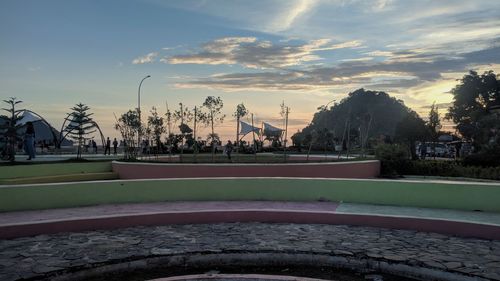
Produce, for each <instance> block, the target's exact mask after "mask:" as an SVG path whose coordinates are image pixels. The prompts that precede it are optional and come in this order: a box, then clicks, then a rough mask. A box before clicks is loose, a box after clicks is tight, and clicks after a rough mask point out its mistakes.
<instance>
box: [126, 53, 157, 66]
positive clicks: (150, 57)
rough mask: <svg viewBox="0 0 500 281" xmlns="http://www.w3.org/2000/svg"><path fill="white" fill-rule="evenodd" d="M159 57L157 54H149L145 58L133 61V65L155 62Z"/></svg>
mask: <svg viewBox="0 0 500 281" xmlns="http://www.w3.org/2000/svg"><path fill="white" fill-rule="evenodd" d="M157 56H158V53H157V52H152V53H149V54H147V55H145V56H142V57H138V58H136V59H134V60H133V61H132V64H145V63H152V62H154V60H155V58H156V57H157Z"/></svg>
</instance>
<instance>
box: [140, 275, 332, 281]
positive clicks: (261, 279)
mask: <svg viewBox="0 0 500 281" xmlns="http://www.w3.org/2000/svg"><path fill="white" fill-rule="evenodd" d="M229 280H231V281H299V280H300V281H327V280H326V279H316V278H307V277H297V276H284V275H265V274H197V275H183V276H174V277H166V278H159V279H150V280H149V281H229Z"/></svg>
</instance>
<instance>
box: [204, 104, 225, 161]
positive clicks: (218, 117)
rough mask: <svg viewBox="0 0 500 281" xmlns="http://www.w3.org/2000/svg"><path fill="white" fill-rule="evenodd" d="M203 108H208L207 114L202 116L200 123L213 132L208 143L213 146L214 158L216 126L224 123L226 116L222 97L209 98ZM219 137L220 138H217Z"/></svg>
mask: <svg viewBox="0 0 500 281" xmlns="http://www.w3.org/2000/svg"><path fill="white" fill-rule="evenodd" d="M203 107H205V108H206V110H207V113H206V114H204V115H203V116H202V119H200V121H201V122H202V123H204V124H205V126H206V127H208V126H210V128H211V131H210V134H209V135H208V138H207V142H208V143H210V144H211V146H212V158H213V157H214V154H215V144H216V142H215V140H216V138H215V136H217V134H216V133H215V130H214V126H215V125H217V124H219V123H222V122H224V118H225V117H226V115H224V114H222V108H223V107H224V103H223V102H222V99H221V98H220V97H217V98H216V97H214V96H208V97H207V98H206V99H205V101H204V102H203ZM217 137H218V136H217Z"/></svg>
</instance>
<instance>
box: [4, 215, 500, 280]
mask: <svg viewBox="0 0 500 281" xmlns="http://www.w3.org/2000/svg"><path fill="white" fill-rule="evenodd" d="M191 252H213V253H220V252H232V253H235V252H274V253H298V252H302V253H304V252H310V253H318V254H323V255H325V254H328V255H335V256H340V257H345V258H347V259H373V260H377V261H385V262H390V263H401V264H406V265H411V266H419V267H425V268H431V269H438V270H444V271H449V272H454V273H462V274H466V275H469V276H477V277H483V278H488V279H491V280H500V241H489V240H480V239H466V238H456V237H448V236H444V235H439V234H433V233H423V232H416V231H406V230H390V229H379V228H369V227H351V226H338V225H309V224H263V223H224V224H211V225H208V224H200V225H169V226H160V227H135V228H125V229H117V230H112V231H90V232H85V233H61V234H55V235H39V236H36V237H25V238H17V239H11V240H0V280H4V281H8V280H16V279H19V278H30V277H36V276H41V275H43V274H46V273H48V272H53V271H58V270H60V271H64V270H68V269H70V268H78V267H80V268H82V267H85V266H86V265H89V264H101V265H102V264H106V263H116V262H118V261H123V260H127V259H128V260H131V259H140V258H144V257H151V256H164V255H173V254H182V253H191Z"/></svg>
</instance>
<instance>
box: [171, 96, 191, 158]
mask: <svg viewBox="0 0 500 281" xmlns="http://www.w3.org/2000/svg"><path fill="white" fill-rule="evenodd" d="M174 119H175V121H176V122H177V121H180V122H181V123H180V125H179V130H180V131H181V136H182V139H181V155H180V160H181V162H182V161H183V155H184V141H185V139H186V133H185V132H186V131H183V129H185V127H186V126H187V125H186V123H189V122H191V120H192V119H193V113H192V112H191V111H190V110H189V108H187V107H185V106H184V105H183V104H182V102H181V103H179V110H176V111H175V112H174ZM187 127H188V128H189V126H187Z"/></svg>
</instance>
